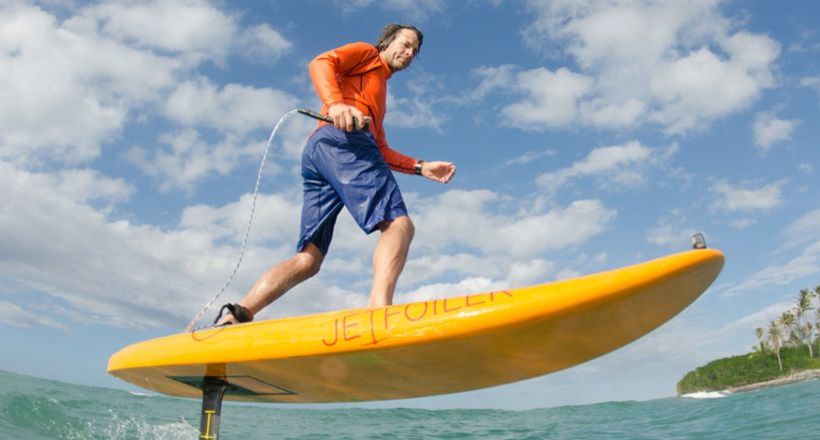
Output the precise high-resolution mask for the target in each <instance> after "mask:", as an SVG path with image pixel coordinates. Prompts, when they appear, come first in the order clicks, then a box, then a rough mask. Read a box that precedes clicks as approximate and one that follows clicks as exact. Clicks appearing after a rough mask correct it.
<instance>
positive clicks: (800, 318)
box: [794, 289, 814, 358]
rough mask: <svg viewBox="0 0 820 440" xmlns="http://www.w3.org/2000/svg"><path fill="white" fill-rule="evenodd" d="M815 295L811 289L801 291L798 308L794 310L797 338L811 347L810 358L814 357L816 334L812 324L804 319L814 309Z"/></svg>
mask: <svg viewBox="0 0 820 440" xmlns="http://www.w3.org/2000/svg"><path fill="white" fill-rule="evenodd" d="M813 293H814V292H812V291H811V290H809V289H803V290H801V291H800V294H799V295H798V296H797V306H796V307H795V308H794V313H795V317H796V322H795V328H796V330H797V332H796V333H797V337H798V338H799V339H800V341H801V342H802V343H804V344H806V346H807V347H809V357H812V358H813V357H814V350H813V349H812V346H811V345H812V336H813V335H812V334H813V333H814V326H813V325H812V324H811V322H804V318H805V317H806V315H807V314H808V313H809V310H812V309H814V307H812V301H811V300H812V296H813Z"/></svg>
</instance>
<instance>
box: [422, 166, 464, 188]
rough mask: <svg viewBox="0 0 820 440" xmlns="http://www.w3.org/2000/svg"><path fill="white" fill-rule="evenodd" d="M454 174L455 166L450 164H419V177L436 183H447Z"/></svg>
mask: <svg viewBox="0 0 820 440" xmlns="http://www.w3.org/2000/svg"><path fill="white" fill-rule="evenodd" d="M455 174H456V166H455V164H454V163H452V162H441V161H433V162H424V163H423V164H421V175H422V176H424V177H426V178H428V179H430V180H435V181H436V182H441V183H447V182H449V181H450V179H452V178H453V176H454V175H455Z"/></svg>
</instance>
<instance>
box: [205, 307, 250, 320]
mask: <svg viewBox="0 0 820 440" xmlns="http://www.w3.org/2000/svg"><path fill="white" fill-rule="evenodd" d="M225 310H227V311H228V313H230V314H231V315H233V317H234V318H236V320H237V321H239V323H240V324H241V323H243V322H251V321H253V314H252V313H251V311H250V310H248V309H247V308H245V307H243V306H241V305H239V304H225V305H224V306H222V308H221V309H219V314H217V315H216V319H214V324H216V323H217V322H219V320H220V319H222V314H223V313H225Z"/></svg>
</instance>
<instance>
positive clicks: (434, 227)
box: [414, 190, 616, 259]
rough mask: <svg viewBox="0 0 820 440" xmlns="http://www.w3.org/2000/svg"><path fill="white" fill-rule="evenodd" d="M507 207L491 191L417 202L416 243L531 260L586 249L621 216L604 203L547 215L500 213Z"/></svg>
mask: <svg viewBox="0 0 820 440" xmlns="http://www.w3.org/2000/svg"><path fill="white" fill-rule="evenodd" d="M504 203H505V197H504V196H502V195H500V194H497V193H495V192H492V191H488V190H478V191H459V190H451V191H447V192H445V193H443V194H441V195H439V196H437V197H435V198H433V199H423V200H417V201H415V203H414V206H418V208H417V210H418V212H419V214H416V215H414V218H415V219H416V226H417V227H416V242H417V243H419V245H420V246H424V248H426V249H434V250H436V249H438V250H440V249H443V248H446V247H448V246H464V247H467V248H469V249H476V250H478V251H480V252H482V253H484V254H487V255H493V254H503V255H509V256H512V257H513V258H515V259H525V258H532V257H536V256H539V255H542V254H544V253H546V252H549V251H553V250H556V249H565V248H569V247H572V246H576V245H580V244H582V243H584V242H586V241H587V240H589V239H590V238H591V237H593V236H595V235H598V234H600V233H602V232H603V231H604V230H605V229H606V226H607V224H608V223H609V222H610V221H612V220H613V219H614V218H615V216H616V212H615V211H613V210H611V209H608V208H606V207H605V206H604V205H603V203H601V202H600V201H599V200H577V201H574V202H572V203H570V204H569V205H568V206H566V207H556V208H554V209H552V210H549V211H547V212H539V213H522V214H513V215H510V214H498V213H496V212H504V211H497V210H498V209H499V208H500V207H501V206H503V205H504ZM512 212H515V211H512ZM524 231H526V232H524ZM477 237H480V239H478V238H477Z"/></svg>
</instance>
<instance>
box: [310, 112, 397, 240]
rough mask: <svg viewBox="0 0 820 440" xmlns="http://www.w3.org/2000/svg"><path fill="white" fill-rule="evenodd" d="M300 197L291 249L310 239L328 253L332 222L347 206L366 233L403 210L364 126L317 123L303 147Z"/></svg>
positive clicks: (387, 171)
mask: <svg viewBox="0 0 820 440" xmlns="http://www.w3.org/2000/svg"><path fill="white" fill-rule="evenodd" d="M302 177H303V179H304V182H303V188H304V201H303V203H302V225H301V232H300V236H299V244H297V245H296V251H297V252H301V251H302V250H304V248H305V246H306V245H307V244H308V243H313V244H315V245H316V247H318V248H319V250H320V251H321V252H322V255H327V251H328V249H329V248H330V241H331V240H332V239H333V227H334V226H335V224H336V217H337V216H338V215H339V212H341V210H342V207H345V206H346V207H347V210H348V211H350V214H351V215H352V216H353V219H354V220H356V223H358V225H359V227H360V228H362V230H363V231H364V232H366V233H368V234H370V233H371V232H373V231H375V230H376V229H377V228H378V225H379V223H381V222H383V221H390V220H394V219H396V218H398V217H401V216H403V215H407V208H406V207H405V205H404V200H403V199H402V197H401V192H400V191H399V186H398V184H397V183H396V179H395V177H394V176H393V172H392V171H390V168H389V167H388V166H387V163H386V162H385V161H384V157H383V156H382V154H381V152H379V147H378V146H377V145H376V140H375V139H374V138H373V135H372V134H371V133H370V132H369V131H366V130H365V131H354V132H349V133H348V132H344V131H341V130H339V129H337V128H336V127H334V126H332V125H325V126H322V127H320V128H319V129H317V130H316V131H315V132H314V133H313V135H311V137H310V138H309V139H308V142H307V145H305V149H304V151H303V152H302Z"/></svg>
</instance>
